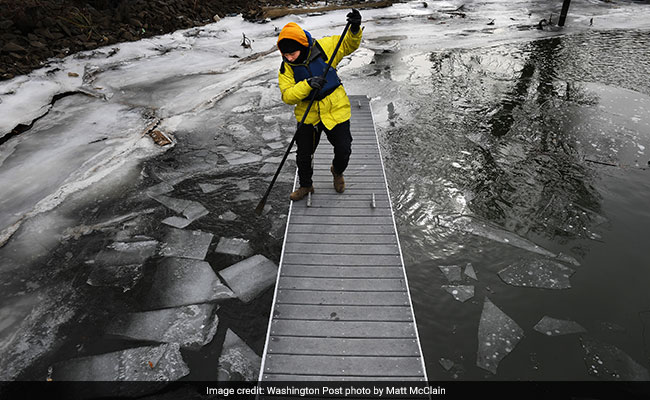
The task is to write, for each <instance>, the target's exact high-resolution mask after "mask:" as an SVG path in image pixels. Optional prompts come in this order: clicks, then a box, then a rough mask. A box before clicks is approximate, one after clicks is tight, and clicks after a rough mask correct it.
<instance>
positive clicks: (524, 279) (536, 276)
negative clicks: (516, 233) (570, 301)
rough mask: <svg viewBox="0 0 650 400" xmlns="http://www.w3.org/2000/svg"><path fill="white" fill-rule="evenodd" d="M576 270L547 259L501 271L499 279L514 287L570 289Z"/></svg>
mask: <svg viewBox="0 0 650 400" xmlns="http://www.w3.org/2000/svg"><path fill="white" fill-rule="evenodd" d="M574 272H575V270H573V269H572V268H569V267H565V266H564V265H562V264H560V263H558V262H555V261H552V260H547V259H537V260H526V261H522V262H519V263H516V264H514V265H511V266H510V267H507V268H505V269H503V270H501V271H499V277H500V278H501V279H503V281H504V282H505V283H507V284H510V285H513V286H524V287H535V288H543V289H568V288H570V287H571V282H570V281H569V277H571V275H573V273H574Z"/></svg>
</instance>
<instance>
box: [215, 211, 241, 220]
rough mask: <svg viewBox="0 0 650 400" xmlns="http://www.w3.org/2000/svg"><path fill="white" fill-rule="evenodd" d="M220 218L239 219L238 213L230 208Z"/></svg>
mask: <svg viewBox="0 0 650 400" xmlns="http://www.w3.org/2000/svg"><path fill="white" fill-rule="evenodd" d="M219 219H222V220H224V221H234V220H236V219H237V214H235V213H234V212H232V211H230V210H228V211H226V212H225V213H223V214H221V215H220V216H219Z"/></svg>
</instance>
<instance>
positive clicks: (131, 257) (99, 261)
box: [94, 240, 158, 267]
mask: <svg viewBox="0 0 650 400" xmlns="http://www.w3.org/2000/svg"><path fill="white" fill-rule="evenodd" d="M157 248H158V242H157V241H155V240H147V241H143V242H113V243H112V244H111V245H109V246H108V250H102V251H101V252H100V253H99V254H97V256H95V258H94V260H95V264H96V265H98V266H109V267H112V266H118V265H130V264H139V265H142V263H144V262H145V261H146V260H147V259H148V258H149V257H152V256H153V255H154V254H156V249H157Z"/></svg>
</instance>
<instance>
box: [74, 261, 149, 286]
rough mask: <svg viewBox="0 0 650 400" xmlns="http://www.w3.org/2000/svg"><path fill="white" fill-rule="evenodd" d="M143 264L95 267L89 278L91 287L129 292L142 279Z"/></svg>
mask: <svg viewBox="0 0 650 400" xmlns="http://www.w3.org/2000/svg"><path fill="white" fill-rule="evenodd" d="M142 276H143V273H142V264H133V265H119V266H112V267H94V268H93V270H92V272H91V273H90V275H89V276H88V280H87V281H86V283H88V284H89V285H90V286H111V287H118V288H121V289H122V291H124V292H127V291H129V290H131V289H133V287H135V285H137V284H138V282H140V279H142Z"/></svg>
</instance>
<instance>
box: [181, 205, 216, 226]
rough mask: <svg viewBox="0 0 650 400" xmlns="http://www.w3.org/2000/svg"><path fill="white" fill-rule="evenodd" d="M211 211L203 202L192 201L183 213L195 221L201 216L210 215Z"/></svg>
mask: <svg viewBox="0 0 650 400" xmlns="http://www.w3.org/2000/svg"><path fill="white" fill-rule="evenodd" d="M209 213H210V212H209V211H208V210H207V209H206V208H205V207H203V204H201V203H198V202H196V201H193V202H191V204H190V205H189V206H187V208H185V209H184V210H183V215H185V216H186V217H187V219H188V220H190V221H195V220H197V219H199V218H201V217H204V216H206V215H208V214H209Z"/></svg>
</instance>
